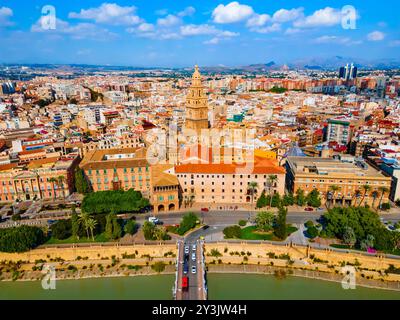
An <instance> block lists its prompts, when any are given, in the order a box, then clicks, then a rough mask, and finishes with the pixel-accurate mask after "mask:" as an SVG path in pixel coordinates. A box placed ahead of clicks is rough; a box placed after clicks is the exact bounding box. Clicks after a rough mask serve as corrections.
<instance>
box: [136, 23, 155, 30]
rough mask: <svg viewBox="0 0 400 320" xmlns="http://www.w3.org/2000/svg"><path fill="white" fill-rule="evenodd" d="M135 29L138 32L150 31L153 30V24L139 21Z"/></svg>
mask: <svg viewBox="0 0 400 320" xmlns="http://www.w3.org/2000/svg"><path fill="white" fill-rule="evenodd" d="M137 30H138V31H140V32H150V31H154V25H153V24H152V23H145V22H144V23H141V24H140V25H139V26H138V27H137Z"/></svg>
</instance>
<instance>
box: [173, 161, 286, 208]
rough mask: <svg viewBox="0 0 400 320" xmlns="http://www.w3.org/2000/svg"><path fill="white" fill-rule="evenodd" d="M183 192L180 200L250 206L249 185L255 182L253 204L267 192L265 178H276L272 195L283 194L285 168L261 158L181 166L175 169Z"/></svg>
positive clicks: (272, 187)
mask: <svg viewBox="0 0 400 320" xmlns="http://www.w3.org/2000/svg"><path fill="white" fill-rule="evenodd" d="M175 173H176V175H177V177H178V180H179V183H180V185H181V188H182V192H183V199H185V200H189V201H194V202H197V203H209V204H229V205H230V204H244V203H251V201H252V199H251V198H252V197H251V192H250V190H249V184H250V183H251V182H256V183H257V187H256V191H255V194H254V199H253V200H254V203H255V201H256V200H257V198H258V197H259V196H260V195H261V193H262V191H263V190H266V192H267V193H268V192H270V190H269V187H268V184H267V179H268V177H269V175H274V176H276V177H277V180H276V182H275V183H274V185H273V186H271V192H272V193H279V194H280V195H283V194H284V186H285V169H284V168H282V167H279V166H278V165H277V164H276V162H275V161H272V160H266V159H262V160H259V161H255V162H254V163H245V164H244V165H237V164H183V165H178V166H176V167H175Z"/></svg>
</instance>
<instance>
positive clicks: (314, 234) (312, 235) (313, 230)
mask: <svg viewBox="0 0 400 320" xmlns="http://www.w3.org/2000/svg"><path fill="white" fill-rule="evenodd" d="M307 234H308V236H309V237H310V238H311V239H314V238H316V237H318V229H317V228H316V227H314V226H312V227H309V228H308V229H307Z"/></svg>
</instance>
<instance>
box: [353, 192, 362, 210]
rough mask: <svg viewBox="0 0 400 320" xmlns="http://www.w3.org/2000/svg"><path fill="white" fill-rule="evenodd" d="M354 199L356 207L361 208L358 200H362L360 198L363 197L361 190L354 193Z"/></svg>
mask: <svg viewBox="0 0 400 320" xmlns="http://www.w3.org/2000/svg"><path fill="white" fill-rule="evenodd" d="M353 197H354V199H355V205H356V206H359V204H357V202H358V199H360V197H361V191H360V190H358V189H357V190H356V191H354V195H353ZM352 202H353V201H352Z"/></svg>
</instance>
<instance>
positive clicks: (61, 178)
mask: <svg viewBox="0 0 400 320" xmlns="http://www.w3.org/2000/svg"><path fill="white" fill-rule="evenodd" d="M56 180H57V186H58V187H59V188H60V189H61V192H62V195H63V199H64V200H65V187H64V183H65V181H66V180H65V177H64V176H58V177H57V178H56Z"/></svg>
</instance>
